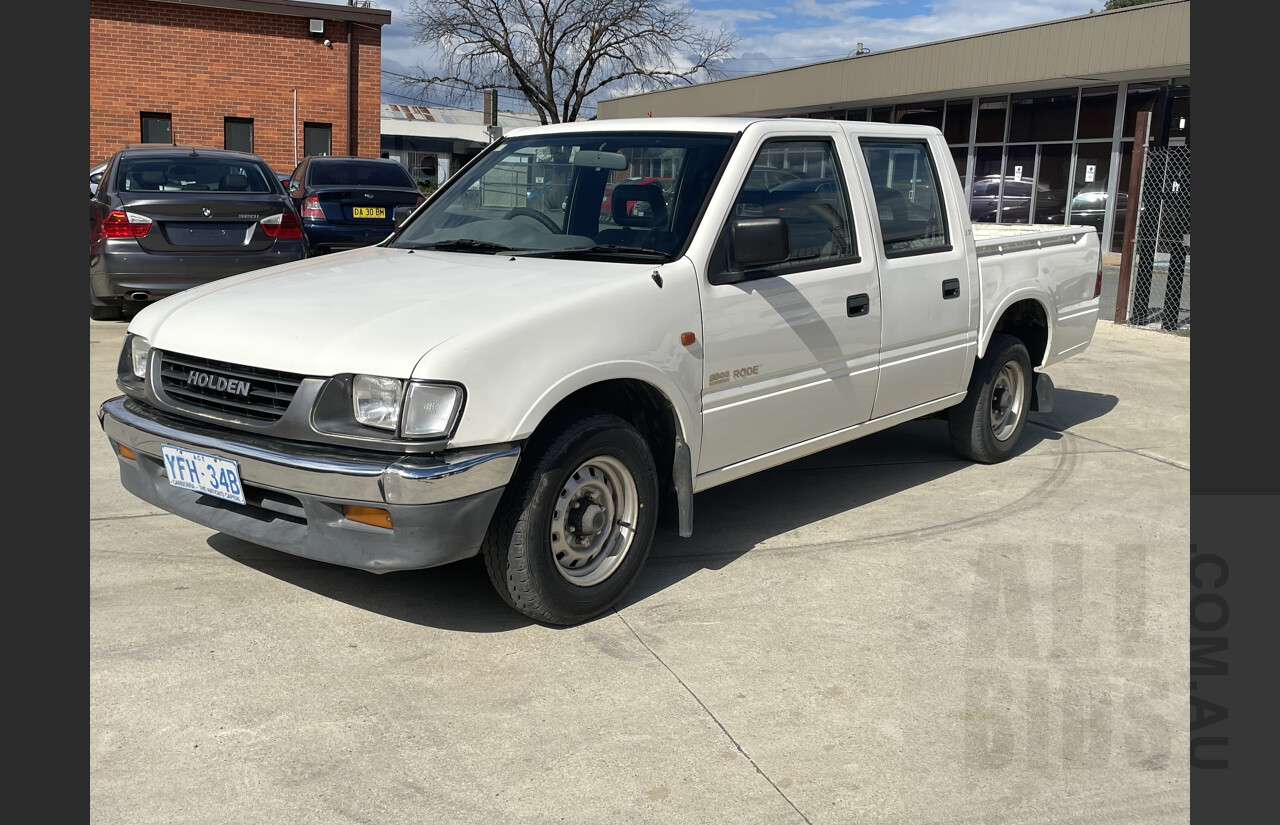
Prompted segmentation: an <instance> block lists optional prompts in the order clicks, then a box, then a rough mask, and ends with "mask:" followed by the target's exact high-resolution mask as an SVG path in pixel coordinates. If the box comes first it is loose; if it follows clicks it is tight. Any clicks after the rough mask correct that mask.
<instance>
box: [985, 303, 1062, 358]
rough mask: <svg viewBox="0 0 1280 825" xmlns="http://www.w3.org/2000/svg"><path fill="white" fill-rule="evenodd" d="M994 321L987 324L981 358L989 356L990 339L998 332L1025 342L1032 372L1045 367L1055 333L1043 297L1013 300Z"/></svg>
mask: <svg viewBox="0 0 1280 825" xmlns="http://www.w3.org/2000/svg"><path fill="white" fill-rule="evenodd" d="M995 318H996V320H995V322H994V323H992V324H990V325H988V327H987V330H986V333H985V334H984V335H983V337H982V341H981V342H980V344H979V347H978V357H979V358H981V357H982V356H984V355H985V354H986V352H987V348H988V347H989V346H990V344H991V336H992V335H994V334H996V333H998V332H999V333H1003V334H1005V335H1012V336H1015V337H1017V338H1019V339H1021V340H1022V343H1023V344H1024V345H1025V346H1026V348H1027V353H1028V354H1029V355H1030V356H1031V367H1032V369H1033V370H1034V369H1037V368H1038V367H1040V366H1041V365H1043V364H1044V362H1045V357H1046V354H1047V353H1048V352H1049V342H1050V338H1051V336H1052V334H1053V332H1052V330H1051V328H1050V325H1049V311H1048V308H1047V307H1046V305H1045V302H1044V300H1043V298H1041V297H1039V296H1034V297H1033V296H1027V297H1023V298H1016V299H1011V300H1010V303H1009V304H1008V305H1007V306H1005V307H1004V308H1002V309H1001V310H1000V312H999V313H998V314H997V315H996V316H995Z"/></svg>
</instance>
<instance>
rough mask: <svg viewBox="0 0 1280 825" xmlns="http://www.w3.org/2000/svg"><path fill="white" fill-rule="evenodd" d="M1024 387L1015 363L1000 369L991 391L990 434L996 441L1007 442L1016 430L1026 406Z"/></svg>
mask: <svg viewBox="0 0 1280 825" xmlns="http://www.w3.org/2000/svg"><path fill="white" fill-rule="evenodd" d="M1026 387H1027V381H1026V376H1025V373H1023V371H1022V365H1021V364H1019V363H1018V362H1017V361H1010V362H1009V363H1007V364H1005V365H1004V366H1003V367H1001V368H1000V374H999V375H997V376H996V382H995V386H994V387H992V389H991V433H992V435H994V436H995V437H996V440H997V441H1008V440H1009V438H1010V436H1012V435H1013V433H1014V430H1016V429H1017V428H1018V422H1020V421H1021V420H1022V411H1023V408H1024V407H1025V405H1026Z"/></svg>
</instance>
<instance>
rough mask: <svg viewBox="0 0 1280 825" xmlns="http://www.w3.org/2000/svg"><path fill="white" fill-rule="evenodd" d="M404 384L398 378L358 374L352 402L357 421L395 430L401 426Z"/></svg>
mask: <svg viewBox="0 0 1280 825" xmlns="http://www.w3.org/2000/svg"><path fill="white" fill-rule="evenodd" d="M403 386H404V385H403V384H402V383H401V382H400V381H399V380H398V379H396V378H379V377H377V376H376V375H357V376H356V380H355V381H354V382H353V383H352V385H351V404H352V406H353V408H354V410H355V414H356V421H359V422H360V423H361V424H367V425H369V426H370V427H378V428H379V429H383V430H392V431H394V430H395V429H396V427H398V426H400V396H401V395H402V389H403Z"/></svg>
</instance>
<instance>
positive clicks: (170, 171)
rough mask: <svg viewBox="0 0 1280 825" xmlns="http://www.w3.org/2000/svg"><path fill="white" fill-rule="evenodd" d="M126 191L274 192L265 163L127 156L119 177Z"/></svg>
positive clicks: (239, 159)
mask: <svg viewBox="0 0 1280 825" xmlns="http://www.w3.org/2000/svg"><path fill="white" fill-rule="evenodd" d="M116 180H117V181H119V186H120V189H121V190H123V191H126V192H185V191H192V190H194V191H201V192H259V193H264V192H275V191H276V188H275V186H273V185H272V180H271V171H270V169H268V168H267V166H266V164H265V163H255V162H253V161H250V160H244V159H241V158H229V159H228V158H205V157H178V158H148V157H126V158H123V159H122V160H121V161H120V171H119V172H118V173H117V174H116Z"/></svg>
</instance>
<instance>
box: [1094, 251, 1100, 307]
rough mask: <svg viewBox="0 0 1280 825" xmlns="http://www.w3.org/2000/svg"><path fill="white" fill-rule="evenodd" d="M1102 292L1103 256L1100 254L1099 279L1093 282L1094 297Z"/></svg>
mask: <svg viewBox="0 0 1280 825" xmlns="http://www.w3.org/2000/svg"><path fill="white" fill-rule="evenodd" d="M1101 294H1102V256H1098V280H1097V281H1095V282H1094V284H1093V297H1095V298H1097V297H1098V296H1099V295H1101Z"/></svg>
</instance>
